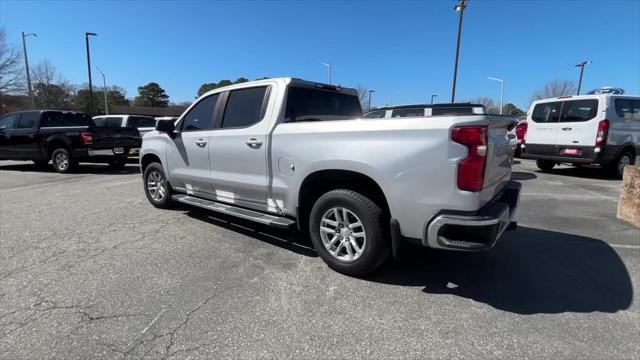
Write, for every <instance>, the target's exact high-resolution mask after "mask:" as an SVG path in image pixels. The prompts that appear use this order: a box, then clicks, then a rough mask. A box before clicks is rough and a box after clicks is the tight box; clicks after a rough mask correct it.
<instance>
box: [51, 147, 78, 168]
mask: <svg viewBox="0 0 640 360" xmlns="http://www.w3.org/2000/svg"><path fill="white" fill-rule="evenodd" d="M51 164H53V169H54V170H55V171H56V172H59V173H61V174H66V173H69V172H71V171H72V170H73V169H74V168H75V166H76V162H75V161H74V159H73V157H72V156H71V153H70V152H69V151H68V150H67V149H65V148H58V149H55V150H53V152H52V153H51Z"/></svg>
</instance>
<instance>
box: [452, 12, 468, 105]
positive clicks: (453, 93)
mask: <svg viewBox="0 0 640 360" xmlns="http://www.w3.org/2000/svg"><path fill="white" fill-rule="evenodd" d="M466 7H467V0H460V1H459V2H458V4H456V6H454V7H453V9H454V10H455V11H458V12H460V17H459V19H458V43H457V45H456V63H455V65H454V67H453V87H452V89H451V102H452V103H454V102H456V82H457V81H458V60H459V59H460V37H461V35H462V16H463V15H464V9H465V8H466Z"/></svg>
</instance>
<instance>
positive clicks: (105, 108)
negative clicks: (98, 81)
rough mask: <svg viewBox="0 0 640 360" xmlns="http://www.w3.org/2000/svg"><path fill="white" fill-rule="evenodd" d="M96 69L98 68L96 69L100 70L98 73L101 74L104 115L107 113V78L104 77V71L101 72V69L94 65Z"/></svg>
mask: <svg viewBox="0 0 640 360" xmlns="http://www.w3.org/2000/svg"><path fill="white" fill-rule="evenodd" d="M96 69H98V71H100V74H102V85H103V86H104V91H103V93H104V114H105V115H109V106H108V105H107V80H106V78H105V77H104V73H103V72H102V70H100V68H99V67H96Z"/></svg>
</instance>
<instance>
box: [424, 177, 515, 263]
mask: <svg viewBox="0 0 640 360" xmlns="http://www.w3.org/2000/svg"><path fill="white" fill-rule="evenodd" d="M521 188H522V184H520V183H518V182H515V181H510V182H509V183H508V184H507V185H506V186H505V188H504V189H503V190H502V193H501V195H500V196H499V197H498V198H496V199H495V200H494V201H492V202H491V203H489V204H487V205H485V206H484V207H483V208H482V209H480V210H479V211H478V212H476V213H471V214H469V213H453V212H452V213H441V214H440V215H437V216H436V217H434V218H433V219H432V220H431V221H430V222H429V224H428V225H427V230H426V234H425V238H424V239H423V245H425V246H428V247H432V248H436V249H447V250H461V251H479V250H486V249H490V248H492V247H493V246H494V245H495V243H496V241H498V239H499V238H500V236H501V235H502V233H503V232H504V231H505V230H506V229H507V228H508V226H509V223H511V219H513V217H514V216H515V213H516V209H517V208H518V204H519V201H520V190H521Z"/></svg>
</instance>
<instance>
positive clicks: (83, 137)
mask: <svg viewBox="0 0 640 360" xmlns="http://www.w3.org/2000/svg"><path fill="white" fill-rule="evenodd" d="M80 141H82V144H83V145H91V144H93V135H92V134H91V133H90V132H88V131H83V132H81V133H80Z"/></svg>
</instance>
